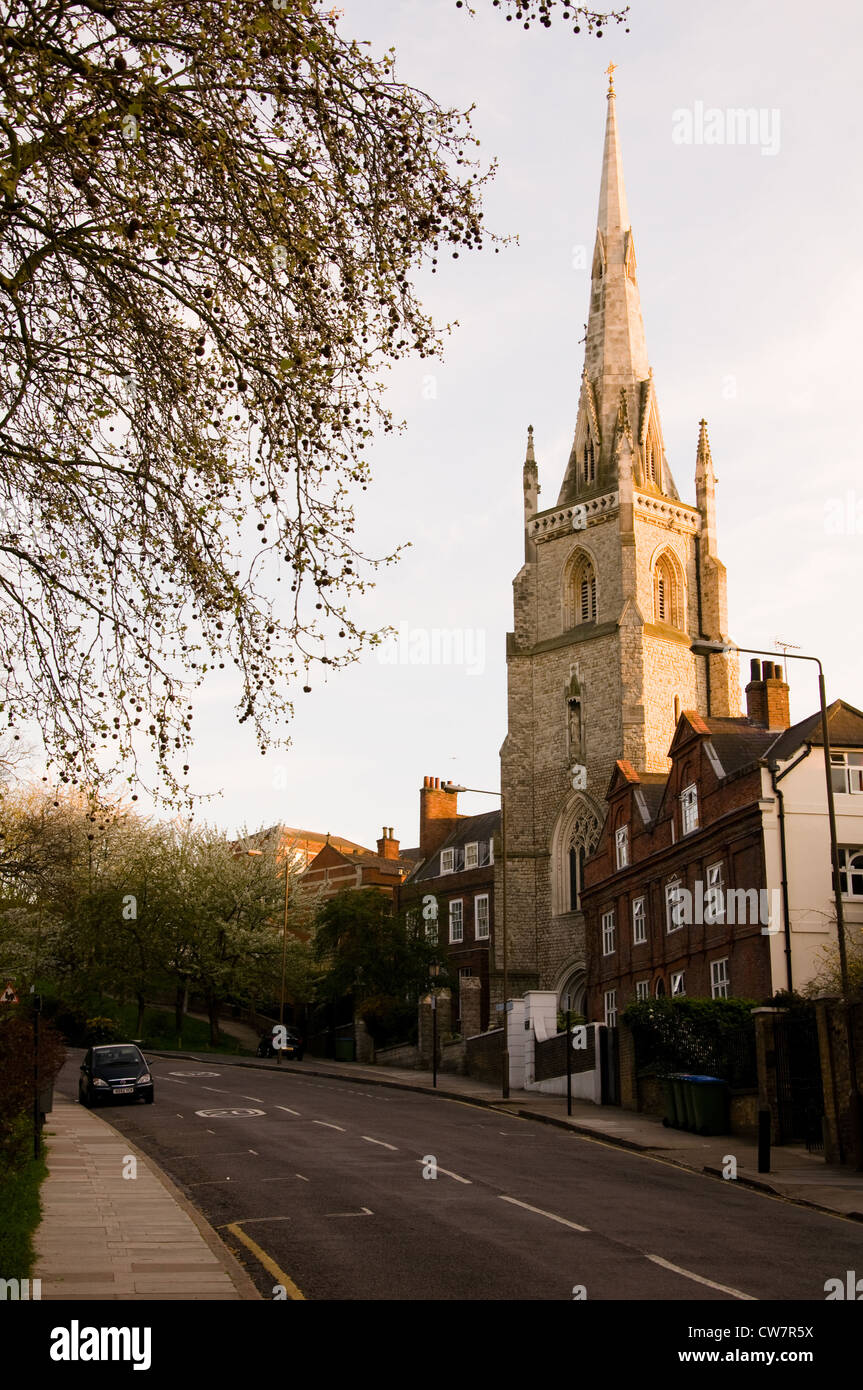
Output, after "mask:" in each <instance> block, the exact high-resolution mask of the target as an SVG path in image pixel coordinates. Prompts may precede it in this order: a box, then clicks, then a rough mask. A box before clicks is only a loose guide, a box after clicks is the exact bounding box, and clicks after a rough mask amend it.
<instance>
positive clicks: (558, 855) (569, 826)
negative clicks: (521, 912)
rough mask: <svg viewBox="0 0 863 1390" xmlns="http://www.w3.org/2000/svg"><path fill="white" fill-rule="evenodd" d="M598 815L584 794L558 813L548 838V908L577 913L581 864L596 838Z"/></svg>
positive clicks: (581, 881)
mask: <svg viewBox="0 0 863 1390" xmlns="http://www.w3.org/2000/svg"><path fill="white" fill-rule="evenodd" d="M599 830H600V817H599V815H598V814H597V813H596V812H595V811H594V809H593V807H592V806H591V804H590V799H589V798H588V797H585V796H574V797H573V798H572V800H571V801H570V802H569V803H568V804H567V806H566V807H565V808H564V809H563V810H562V811H561V813H560V815H559V816H558V820H557V824H556V825H555V829H554V832H553V834H552V841H551V856H550V859H551V862H550V868H551V910H552V912H553V913H554V914H555V916H558V915H560V914H561V913H564V912H578V911H579V910H580V907H581V892H582V889H583V887H584V865H585V861H586V860H587V857H588V855H590V854H592V853H593V851H594V849H595V848H596V843H597V840H598V839H599Z"/></svg>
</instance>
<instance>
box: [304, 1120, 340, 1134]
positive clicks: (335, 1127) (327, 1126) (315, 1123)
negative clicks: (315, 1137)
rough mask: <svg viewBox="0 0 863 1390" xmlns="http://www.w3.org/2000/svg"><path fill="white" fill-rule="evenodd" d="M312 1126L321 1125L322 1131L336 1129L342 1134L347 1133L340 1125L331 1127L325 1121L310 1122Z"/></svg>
mask: <svg viewBox="0 0 863 1390" xmlns="http://www.w3.org/2000/svg"><path fill="white" fill-rule="evenodd" d="M312 1124H313V1125H323V1127H324V1129H338V1130H340V1131H341V1133H342V1134H346V1133H347V1130H346V1129H345V1128H344V1127H343V1126H342V1125H331V1124H329V1123H328V1122H327V1121H326V1120H312Z"/></svg>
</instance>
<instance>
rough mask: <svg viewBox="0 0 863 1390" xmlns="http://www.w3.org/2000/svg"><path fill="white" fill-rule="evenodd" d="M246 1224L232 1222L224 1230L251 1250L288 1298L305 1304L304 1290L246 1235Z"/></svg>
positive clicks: (257, 1218) (259, 1218)
mask: <svg viewBox="0 0 863 1390" xmlns="http://www.w3.org/2000/svg"><path fill="white" fill-rule="evenodd" d="M251 1219H252V1220H267V1219H268V1218H266V1217H263V1218H261V1217H253V1218H251ZM270 1219H272V1218H270ZM244 1224H245V1223H244V1222H242V1221H231V1222H229V1224H228V1225H227V1226H224V1227H223V1230H226V1231H230V1232H231V1235H232V1236H235V1237H236V1239H237V1240H239V1241H241V1242H242V1244H243V1245H245V1247H246V1249H247V1250H251V1252H252V1254H253V1255H254V1257H255V1259H256V1260H258V1261H259V1263H260V1264H262V1265H263V1266H264V1269H265V1270H267V1272H268V1273H269V1274H272V1276H273V1278H274V1279H275V1280H276V1282H277V1283H278V1284H281V1286H282V1288H283V1289H284V1290H285V1292H286V1294H287V1295H288V1298H290V1299H293V1300H294V1302H303V1303H305V1302H306V1296H305V1294H304V1293H303V1292H302V1290H301V1289H298V1288H297V1286H296V1284H295V1283H294V1281H293V1279H292V1278H291V1277H290V1275H288V1274H286V1273H285V1271H284V1270H283V1269H280V1268H279V1266H278V1265H277V1264H276V1262H275V1260H274V1259H272V1257H271V1256H270V1255H268V1254H267V1252H266V1250H262V1249H261V1247H260V1245H258V1242H257V1241H256V1240H252V1237H251V1236H249V1235H246V1232H245V1231H244V1230H243V1225H244Z"/></svg>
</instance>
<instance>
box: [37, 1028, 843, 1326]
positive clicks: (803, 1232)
mask: <svg viewBox="0 0 863 1390" xmlns="http://www.w3.org/2000/svg"><path fill="white" fill-rule="evenodd" d="M82 1055H83V1054H82V1053H71V1054H70V1060H69V1062H67V1064H66V1067H65V1068H64V1070H63V1072H62V1073H61V1077H60V1080H59V1083H58V1084H59V1089H60V1090H61V1091H62V1092H63V1093H64V1094H66V1095H74V1094H76V1093H77V1074H78V1072H77V1069H78V1066H79V1065H80V1060H81V1056H82ZM152 1072H153V1077H154V1080H155V1083H156V1102H155V1104H154V1105H151V1106H150V1105H142V1104H137V1105H126V1104H118V1103H115V1104H113V1105H112V1106H110V1107H107V1108H105V1109H104V1110H99V1111H98V1112H97V1113H99V1114H102V1115H103V1116H104V1118H105V1119H107V1120H109V1121H110V1123H111V1124H112V1125H114V1126H115V1127H116V1128H117V1129H118V1130H119V1131H120V1132H121V1133H123V1134H125V1135H127V1136H128V1138H129V1139H130V1140H131V1141H132V1142H133V1143H134V1144H136V1145H138V1147H139V1148H140V1149H142V1150H143V1152H144V1153H146V1154H148V1155H149V1156H151V1157H152V1158H153V1159H154V1160H155V1162H156V1163H157V1164H158V1165H159V1166H160V1167H161V1168H162V1169H163V1170H164V1171H165V1172H167V1173H168V1174H169V1176H170V1177H171V1178H172V1179H173V1181H174V1182H175V1183H177V1185H178V1186H179V1187H180V1188H181V1189H182V1190H183V1191H184V1192H185V1193H186V1194H187V1195H188V1197H189V1198H190V1199H191V1200H192V1201H193V1202H194V1203H195V1205H196V1206H197V1207H198V1208H199V1209H200V1210H201V1211H202V1212H203V1213H204V1215H205V1216H206V1217H207V1219H208V1220H209V1221H210V1222H211V1224H212V1225H213V1226H215V1227H217V1228H218V1229H219V1230H220V1234H221V1235H222V1236H223V1237H224V1238H225V1239H226V1241H227V1243H228V1244H229V1245H230V1246H231V1248H232V1249H233V1250H234V1251H235V1253H236V1254H237V1255H238V1257H239V1258H240V1259H241V1260H242V1261H243V1263H244V1264H245V1266H246V1268H247V1269H248V1270H249V1273H250V1274H251V1276H252V1278H253V1279H254V1280H255V1283H256V1284H257V1286H258V1288H259V1289H260V1290H261V1292H262V1294H263V1295H264V1297H266V1298H273V1297H275V1296H279V1297H284V1296H285V1293H279V1294H278V1295H277V1294H274V1290H275V1289H276V1288H277V1287H280V1288H282V1289H284V1290H285V1292H286V1294H287V1296H288V1297H296V1296H298V1295H300V1294H301V1295H302V1296H303V1297H305V1298H307V1299H409V1300H410V1299H413V1300H418V1299H457V1300H482V1299H493V1300H498V1299H519V1300H521V1299H542V1300H571V1299H572V1298H573V1297H574V1296H576V1295H577V1293H578V1289H579V1287H580V1286H583V1288H584V1291H585V1294H586V1297H587V1298H588V1299H589V1300H590V1301H594V1300H597V1299H600V1300H602V1299H628V1300H630V1299H631V1300H637V1299H665V1300H669V1301H680V1302H683V1301H686V1302H693V1301H695V1302H700V1301H714V1300H720V1301H726V1300H729V1299H735V1298H749V1299H753V1298H754V1299H783V1300H784V1299H803V1300H812V1301H818V1302H823V1300H824V1284H825V1281H826V1280H827V1279H831V1278H837V1277H839V1278H842V1279H844V1278H845V1273H846V1271H847V1270H860V1271H863V1227H861V1226H860V1225H859V1224H858V1223H855V1222H852V1221H846V1220H843V1219H840V1218H838V1217H830V1216H826V1215H823V1214H821V1213H818V1212H809V1211H806V1210H805V1209H803V1208H800V1207H795V1206H793V1205H792V1204H789V1203H787V1202H783V1201H781V1200H778V1199H775V1198H771V1197H768V1196H763V1195H761V1194H759V1193H755V1192H752V1191H749V1190H747V1189H745V1188H742V1187H738V1186H736V1184H735V1183H734V1182H733V1181H729V1182H723V1181H721V1180H717V1179H714V1178H709V1177H704V1176H702V1175H699V1174H694V1173H688V1172H686V1171H684V1170H681V1169H679V1168H676V1167H674V1166H673V1165H671V1164H667V1163H663V1162H661V1161H658V1160H656V1159H652V1158H646V1157H641V1156H640V1155H636V1154H630V1153H627V1152H626V1151H623V1150H621V1149H618V1148H615V1147H613V1146H611V1145H608V1144H604V1143H600V1142H598V1141H595V1140H591V1139H586V1138H584V1137H582V1136H580V1135H572V1134H568V1133H566V1132H565V1131H563V1130H560V1129H555V1128H552V1127H548V1126H545V1125H541V1124H537V1123H534V1122H532V1121H528V1120H520V1119H517V1118H515V1117H514V1116H512V1115H509V1114H505V1113H503V1112H498V1111H492V1110H486V1109H482V1108H479V1107H476V1106H472V1105H467V1104H465V1103H462V1102H459V1101H447V1100H442V1099H439V1098H435V1097H430V1096H425V1095H421V1094H416V1093H413V1092H409V1091H394V1090H387V1089H385V1088H383V1087H376V1086H369V1088H368V1090H366V1089H364V1087H363V1086H362V1085H358V1084H356V1083H351V1082H347V1081H344V1082H343V1081H342V1080H340V1079H339V1080H329V1079H325V1078H321V1077H312V1076H304V1075H303V1068H302V1064H298V1065H296V1066H295V1067H292V1068H291V1069H290V1070H288V1069H285V1070H284V1071H263V1070H255V1069H251V1068H245V1067H237V1066H236V1065H235V1064H234V1063H233V1062H227V1061H223V1060H222V1059H221V1058H220V1059H218V1060H210V1059H207V1060H206V1061H201V1062H192V1061H187V1060H182V1059H171V1060H168V1059H161V1058H154V1059H153V1060H152ZM733 1144H734V1141H733V1139H729V1152H733ZM433 1171H436V1172H437V1176H436V1177H432V1176H430V1174H431V1173H432V1172H433ZM230 1226H234V1227H235V1229H234V1230H228V1229H227V1228H228V1227H230Z"/></svg>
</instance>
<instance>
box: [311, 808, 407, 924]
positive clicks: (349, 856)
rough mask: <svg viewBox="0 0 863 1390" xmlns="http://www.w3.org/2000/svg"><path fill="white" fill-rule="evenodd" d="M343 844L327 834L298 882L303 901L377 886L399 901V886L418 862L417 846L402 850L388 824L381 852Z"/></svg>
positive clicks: (379, 844) (312, 900)
mask: <svg viewBox="0 0 863 1390" xmlns="http://www.w3.org/2000/svg"><path fill="white" fill-rule="evenodd" d="M341 846H346V842H344V841H342V842H341ZM341 846H340V844H339V843H338V842H333V841H331V840H330V839H329V838H327V840H326V841H325V843H324V845H323V846H322V848H321V849H320V850H319V851H318V853H317V854H316V855H315V856H314V858H313V859H312V860H311V861H310V863H309V865H308V867H307V868H306V870H305V871H304V873H303V874H302V875H301V876H300V879H299V881H298V884H297V892H298V894H299V895H300V896H301V898H302V899H303V901H304V902H305V903H307V904H308V905H313V904H316V903H318V902H320V901H323V900H324V899H326V898H334V897H335V896H336V894H337V893H341V892H344V890H345V889H348V888H351V889H358V888H377V889H379V890H380V892H382V893H386V894H387V895H388V896H389V897H390V898H392V900H393V903H394V904H396V905H397V903H398V890H399V886H400V884H401V883H402V882H403V881H404V879H405V878H406V877H407V875H408V874H409V873H410V872H411V870H412V869H413V868H414V867H415V865H416V858H415V856H416V853H417V852H416V850H412V851H409V852H408V854H407V855H404V854H401V853H400V852H399V842H398V840H396V839H395V838H394V836H393V832H392V826H384V828H383V833H382V835H381V837H380V839H379V840H378V842H377V853H374V851H373V850H370V849H364V848H363V847H362V846H361V845H359V846H354V847H353V848H350V849H349V848H347V847H341Z"/></svg>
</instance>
